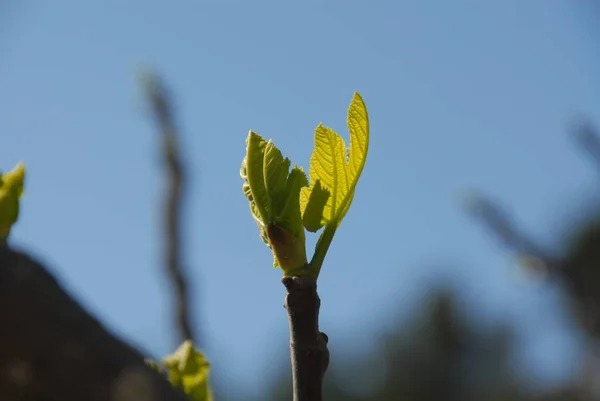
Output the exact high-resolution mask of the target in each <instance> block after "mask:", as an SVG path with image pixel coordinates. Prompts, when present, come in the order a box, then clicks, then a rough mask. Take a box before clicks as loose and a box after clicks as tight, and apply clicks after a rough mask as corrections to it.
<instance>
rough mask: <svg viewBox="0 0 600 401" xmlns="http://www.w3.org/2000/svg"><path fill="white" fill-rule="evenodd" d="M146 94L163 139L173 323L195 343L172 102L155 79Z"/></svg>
mask: <svg viewBox="0 0 600 401" xmlns="http://www.w3.org/2000/svg"><path fill="white" fill-rule="evenodd" d="M147 78H148V79H147V80H146V82H145V84H146V90H147V93H148V98H149V100H150V106H151V109H152V113H153V115H154V118H155V120H156V124H157V126H158V128H159V130H160V133H161V135H162V139H163V147H162V150H163V161H164V164H165V169H166V171H167V174H168V189H167V193H166V199H165V228H166V230H165V235H166V238H165V243H166V247H167V251H166V261H165V262H166V267H167V272H168V275H169V277H170V278H171V281H172V282H173V286H174V288H175V293H176V297H177V300H176V319H177V324H178V327H179V331H180V335H181V337H182V340H187V339H189V340H191V341H192V343H194V344H197V343H196V340H197V339H196V338H195V335H194V331H193V328H192V327H193V325H192V318H191V313H190V309H191V307H190V295H189V291H188V285H187V277H186V275H185V272H184V268H183V266H182V264H181V205H182V200H183V192H184V191H183V190H184V187H185V185H184V184H185V167H184V164H183V161H182V159H181V154H180V150H179V147H178V137H179V135H178V131H177V129H176V126H175V122H174V118H173V110H172V101H171V99H170V98H169V96H168V93H167V89H166V87H165V86H164V85H163V83H162V81H161V80H160V78H159V77H158V76H155V75H152V76H149V77H147Z"/></svg>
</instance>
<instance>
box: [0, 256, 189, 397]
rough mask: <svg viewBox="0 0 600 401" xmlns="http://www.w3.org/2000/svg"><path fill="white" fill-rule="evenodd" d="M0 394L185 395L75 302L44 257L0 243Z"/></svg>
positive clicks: (90, 395)
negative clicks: (62, 286) (43, 261)
mask: <svg viewBox="0 0 600 401" xmlns="http://www.w3.org/2000/svg"><path fill="white" fill-rule="evenodd" d="M0 400H6V401H51V400H61V401H82V400H86V401H139V400H148V401H186V400H187V397H186V396H185V395H184V394H183V393H182V392H181V391H180V390H178V389H175V388H173V387H172V386H171V384H170V383H169V382H168V381H167V380H166V379H165V378H163V377H161V375H160V374H158V373H157V372H155V371H154V370H153V369H151V368H149V367H147V366H146V364H145V362H144V357H143V356H142V355H141V354H140V353H139V352H137V351H136V350H134V349H133V348H132V347H130V346H129V345H127V344H126V343H124V342H123V341H121V340H119V339H117V338H116V337H114V336H113V335H111V334H110V333H109V332H108V331H107V330H106V329H105V328H104V327H103V326H102V324H100V323H99V322H98V320H96V319H95V318H94V317H92V316H91V315H90V314H88V313H87V312H86V311H85V310H84V309H83V308H82V307H81V306H79V305H78V304H77V302H76V301H75V300H74V299H73V298H72V297H71V296H69V295H68V294H67V293H66V292H65V291H64V290H63V289H62V288H61V286H60V284H59V283H58V282H57V280H56V279H55V278H53V277H52V276H51V275H50V274H49V273H48V271H47V269H46V268H45V267H44V266H43V265H41V264H40V263H38V262H37V261H35V260H34V259H32V258H30V257H29V256H27V255H26V254H24V253H22V252H18V251H14V250H12V249H11V248H9V247H7V246H2V245H0Z"/></svg>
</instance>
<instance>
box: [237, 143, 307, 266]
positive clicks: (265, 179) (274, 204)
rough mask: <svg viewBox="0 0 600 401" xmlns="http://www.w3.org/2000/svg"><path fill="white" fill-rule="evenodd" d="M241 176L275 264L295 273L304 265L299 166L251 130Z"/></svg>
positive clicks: (303, 183)
mask: <svg viewBox="0 0 600 401" xmlns="http://www.w3.org/2000/svg"><path fill="white" fill-rule="evenodd" d="M246 143H247V147H246V157H245V158H244V161H243V162H242V167H241V170H240V175H241V176H242V178H243V180H244V184H243V186H242V189H243V191H244V194H245V195H246V198H247V199H248V202H249V203H250V211H251V213H252V216H253V217H254V220H255V221H256V222H257V224H258V227H259V230H260V236H261V238H262V239H263V241H264V242H265V243H266V244H267V245H268V246H269V248H271V250H272V252H273V255H274V263H273V265H274V266H275V267H281V269H282V270H283V271H284V273H285V274H292V273H294V274H296V273H298V272H299V270H300V269H302V268H303V267H304V266H306V264H307V260H306V249H305V237H304V228H303V226H302V214H301V212H300V190H301V188H302V187H305V186H308V180H307V178H306V175H305V174H304V172H303V171H302V169H300V168H298V167H297V166H294V167H293V168H292V170H291V172H290V164H291V163H290V160H289V159H288V158H284V157H283V155H282V154H281V151H280V150H279V149H277V147H276V146H275V144H273V142H272V141H268V142H266V141H265V140H264V139H263V138H262V137H261V136H260V135H258V134H256V133H254V132H252V131H250V134H249V135H248V139H247V141H246Z"/></svg>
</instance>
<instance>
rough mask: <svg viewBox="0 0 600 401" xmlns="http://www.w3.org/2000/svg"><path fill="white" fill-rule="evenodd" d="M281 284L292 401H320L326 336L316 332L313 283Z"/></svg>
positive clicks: (326, 359)
mask: <svg viewBox="0 0 600 401" xmlns="http://www.w3.org/2000/svg"><path fill="white" fill-rule="evenodd" d="M282 283H283V285H284V286H285V288H286V290H287V295H286V298H285V304H284V306H285V308H286V310H287V312H288V320H289V323H290V358H291V362H292V378H293V392H294V401H322V399H323V398H322V397H323V395H322V387H323V376H324V375H325V371H326V370H327V367H328V366H329V350H328V349H327V341H328V338H327V335H325V333H322V332H320V331H319V308H320V306H321V300H320V299H319V295H318V294H317V283H316V281H315V280H313V279H310V278H307V277H284V278H283V280H282Z"/></svg>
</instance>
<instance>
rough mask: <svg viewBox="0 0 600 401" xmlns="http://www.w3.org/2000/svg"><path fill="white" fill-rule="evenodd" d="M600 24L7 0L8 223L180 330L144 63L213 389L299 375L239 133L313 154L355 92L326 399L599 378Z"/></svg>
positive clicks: (547, 15)
mask: <svg viewBox="0 0 600 401" xmlns="http://www.w3.org/2000/svg"><path fill="white" fill-rule="evenodd" d="M599 39H600V3H598V2H597V1H593V0H581V1H559V0H528V1H523V0H503V1H491V0H490V1H482V2H469V1H462V0H457V1H453V2H444V1H437V2H419V1H397V2H392V1H384V0H381V1H373V2H366V1H352V2H341V1H327V2H310V1H309V2H303V3H302V4H301V5H300V4H292V3H280V2H274V1H260V2H243V1H233V0H229V1H227V0H226V1H198V2H171V3H167V2H159V1H140V0H127V1H114V0H106V1H103V2H100V1H96V2H93V1H88V2H82V1H76V0H56V1H52V2H50V1H39V0H38V1H36V0H30V1H15V0H1V1H0V119H1V121H2V126H1V130H0V169H2V170H8V169H10V168H12V166H13V165H14V164H15V163H16V162H17V161H19V160H23V161H25V162H26V164H27V168H28V174H29V175H28V181H27V187H26V191H27V192H26V197H25V198H24V199H23V209H22V214H21V218H20V221H19V223H18V225H17V226H16V227H15V229H14V234H13V236H14V238H13V243H14V244H15V245H17V246H20V247H25V248H26V249H28V250H29V251H31V252H33V253H34V254H36V255H38V256H39V257H41V258H42V259H43V260H45V261H47V262H48V263H49V264H50V265H51V267H52V269H53V272H54V273H55V274H56V275H57V276H58V277H59V278H60V280H61V281H62V282H63V283H64V284H65V285H66V287H67V288H68V290H69V291H71V292H72V293H73V294H74V295H75V296H76V297H77V298H78V299H79V300H80V301H81V302H82V303H83V304H84V305H85V306H86V307H87V308H88V309H89V310H90V311H91V312H93V313H94V314H96V315H97V316H98V317H99V318H100V319H101V320H102V321H103V322H104V323H105V324H106V325H108V327H109V328H110V329H111V330H112V331H113V332H115V333H116V334H118V335H119V336H122V337H123V338H125V339H126V340H128V341H130V342H132V343H133V344H135V345H136V346H138V347H140V349H142V350H143V351H144V352H146V353H147V354H149V355H152V356H154V357H161V356H164V355H166V354H168V353H170V352H172V351H173V350H174V348H175V347H176V346H177V345H178V339H177V338H176V336H175V331H174V325H173V318H172V303H171V301H172V296H171V295H172V294H171V291H172V290H171V286H170V283H169V281H168V280H166V277H165V275H164V271H163V267H162V265H161V264H162V253H161V252H162V251H163V247H162V244H161V240H162V236H161V230H162V226H161V224H162V220H161V214H160V213H161V211H162V209H161V207H160V206H161V196H162V194H163V192H164V190H165V189H164V179H165V177H164V174H163V171H162V166H161V164H160V142H159V137H158V136H157V134H156V132H155V131H156V130H155V127H154V126H153V123H152V119H151V118H150V116H149V112H148V110H147V105H146V104H145V101H144V98H143V95H142V92H141V91H140V88H139V85H138V82H137V75H136V74H137V72H138V71H139V69H141V68H146V67H151V68H155V69H156V70H157V71H158V72H159V73H160V74H161V75H162V76H163V77H164V78H165V79H166V81H167V82H168V85H169V87H170V88H171V90H172V91H173V93H174V94H175V107H176V118H177V121H178V123H179V125H180V128H181V135H182V138H181V140H182V142H183V143H184V157H185V160H186V163H188V165H189V168H190V180H191V183H190V185H191V187H190V189H189V193H188V195H189V196H188V198H187V201H186V204H185V210H184V213H185V216H186V217H185V222H184V223H185V241H184V242H185V243H184V244H183V245H184V248H183V251H184V256H185V265H186V268H187V269H188V271H189V275H190V283H191V286H192V290H193V299H194V302H193V307H194V318H195V323H194V324H195V326H196V328H197V329H198V330H199V333H200V336H199V341H198V342H199V346H200V347H201V348H202V349H203V350H204V351H205V352H206V354H207V356H208V358H209V359H210V361H211V363H212V366H213V370H212V376H211V383H212V386H213V388H214V390H215V395H216V399H217V400H227V401H229V400H231V401H234V400H274V401H283V400H287V399H290V394H291V392H290V387H291V372H290V368H289V354H288V326H287V324H288V323H287V318H286V313H285V310H284V309H283V306H282V304H283V298H284V288H283V286H282V285H281V284H280V277H281V271H280V270H275V269H273V268H272V267H271V264H272V257H271V255H270V251H269V249H268V248H267V247H265V246H264V244H263V243H262V241H261V240H260V238H259V235H258V230H257V228H256V225H255V223H254V222H253V220H252V218H251V215H250V213H249V210H248V204H247V201H246V199H245V197H244V195H243V193H242V190H241V185H242V180H241V178H240V177H239V168H240V163H241V161H242V158H243V156H244V153H245V143H244V140H245V137H246V135H247V133H248V130H250V129H252V130H254V131H257V132H258V133H260V134H261V135H263V136H265V137H267V138H273V139H274V141H275V143H276V145H277V146H278V147H279V148H280V149H281V150H282V152H283V153H284V155H286V156H288V157H290V159H291V160H292V162H293V163H296V164H299V165H302V166H304V168H305V169H306V168H308V160H309V157H310V154H311V150H312V146H313V130H314V128H315V127H316V126H317V125H318V123H320V122H323V123H324V124H325V125H328V126H331V127H332V128H334V129H335V130H336V131H338V132H339V133H340V134H341V135H342V136H343V137H344V138H347V129H346V124H345V118H346V111H347V107H348V104H349V102H350V100H351V97H352V93H353V92H354V91H359V92H360V93H361V95H362V96H363V97H364V99H365V102H366V104H367V107H368V109H369V115H370V121H371V145H370V151H369V156H368V160H367V165H366V168H365V171H364V173H363V176H362V178H361V181H360V183H359V185H358V188H357V194H356V196H355V198H354V202H353V206H352V208H351V211H350V212H349V213H348V215H347V217H346V218H345V220H344V223H343V224H342V227H341V229H340V230H339V231H338V233H337V234H336V238H335V240H334V242H333V245H332V247H331V248H330V251H329V253H328V256H327V258H326V261H325V265H324V270H323V272H322V274H321V276H320V278H319V292H320V295H321V299H322V307H321V329H322V330H323V331H325V332H326V333H327V334H328V336H329V339H330V350H331V364H330V368H329V370H328V372H327V374H326V391H325V392H326V394H325V399H327V400H332V401H333V400H350V401H352V400H357V401H358V400H378V401H379V400H381V401H384V400H385V401H387V400H406V401H409V400H410V401H412V400H415V401H416V400H423V401H424V400H598V399H600V385H599V384H598V383H599V381H600V348H599V346H598V345H597V339H598V338H600V186H599V185H598V184H599V183H600V136H599V133H598V131H597V129H596V127H598V126H600V74H599V73H598V71H599V68H600V46H599V45H598V40H599ZM308 242H309V248H310V249H309V253H310V250H311V249H312V247H313V246H314V244H315V242H316V236H311V237H309V239H308ZM309 256H310V255H309Z"/></svg>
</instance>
